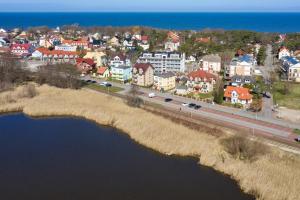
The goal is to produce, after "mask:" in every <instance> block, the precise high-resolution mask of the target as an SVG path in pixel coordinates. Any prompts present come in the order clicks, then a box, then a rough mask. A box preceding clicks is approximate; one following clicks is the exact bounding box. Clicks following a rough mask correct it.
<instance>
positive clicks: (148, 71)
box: [132, 63, 154, 87]
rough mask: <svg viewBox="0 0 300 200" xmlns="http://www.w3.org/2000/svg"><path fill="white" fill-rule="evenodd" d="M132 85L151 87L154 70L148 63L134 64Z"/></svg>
mask: <svg viewBox="0 0 300 200" xmlns="http://www.w3.org/2000/svg"><path fill="white" fill-rule="evenodd" d="M132 72H133V75H132V77H133V78H132V83H133V84H135V85H138V86H144V87H148V86H152V85H153V83H154V68H153V66H152V65H151V64H150V63H136V64H135V65H134V66H133V70H132Z"/></svg>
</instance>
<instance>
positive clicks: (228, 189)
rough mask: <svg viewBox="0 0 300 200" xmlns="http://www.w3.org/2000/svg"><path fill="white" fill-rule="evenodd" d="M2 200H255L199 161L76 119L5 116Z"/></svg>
mask: <svg viewBox="0 0 300 200" xmlns="http://www.w3.org/2000/svg"><path fill="white" fill-rule="evenodd" d="M0 199H3V200H16V199H20V200H27V199H28V200H48V199H49V200H53V199H55V200H60V199H61V200H88V199H109V200H154V199H155V200H169V199H170V200H171V199H172V200H179V199H180V200H194V199H195V200H196V199H197V200H199V199H203V200H219V199H225V200H227V199H228V200H250V199H251V200H252V199H254V198H253V197H251V196H250V195H246V194H244V193H243V192H242V191H241V190H240V189H239V187H238V185H237V184H236V183H235V182H234V181H233V180H231V179H230V178H229V177H227V176H225V175H222V174H220V173H218V172H216V171H214V170H213V169H211V168H208V167H204V166H199V165H198V164H197V160H196V159H192V158H180V157H175V156H165V155H162V154H159V153H157V152H154V151H152V150H149V149H147V148H145V147H143V146H141V145H139V144H137V143H135V142H134V141H133V140H131V139H130V138H129V137H128V136H127V135H126V134H123V133H121V132H119V131H117V130H115V129H113V128H108V127H101V126H97V125H96V124H94V123H93V122H89V121H86V120H82V119H73V118H45V119H31V118H28V117H26V116H24V115H22V114H13V115H3V116H0Z"/></svg>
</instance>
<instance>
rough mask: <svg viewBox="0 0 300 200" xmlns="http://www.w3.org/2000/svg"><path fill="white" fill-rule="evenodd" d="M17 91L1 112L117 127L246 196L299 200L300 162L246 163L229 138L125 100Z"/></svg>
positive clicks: (284, 158) (279, 156) (263, 159)
mask: <svg viewBox="0 0 300 200" xmlns="http://www.w3.org/2000/svg"><path fill="white" fill-rule="evenodd" d="M19 90H21V89H20V88H18V89H16V90H15V91H9V92H5V93H0V99H5V96H6V95H10V96H11V97H13V99H14V101H2V102H1V104H0V112H10V111H23V112H24V113H25V114H27V115H30V116H33V117H42V116H75V117H83V118H86V119H88V120H93V121H95V122H97V123H99V124H102V125H109V126H113V127H115V128H117V129H119V130H122V131H123V132H125V133H127V134H128V135H129V136H130V137H131V138H132V139H133V140H135V141H136V142H138V143H140V144H142V145H144V146H146V147H148V148H151V149H153V150H156V151H159V152H161V153H164V154H167V155H170V154H176V155H180V156H195V157H198V158H199V163H201V164H202V165H206V166H209V167H213V168H214V169H216V170H218V171H220V172H223V173H225V174H228V175H230V176H231V177H232V178H233V179H235V180H236V181H237V182H238V183H239V185H240V187H241V188H242V189H243V190H244V191H245V192H247V193H251V194H254V195H255V196H256V197H257V199H264V200H283V199H284V200H298V199H299V191H300V184H299V180H300V157H299V156H297V155H293V154H290V153H287V152H284V151H281V150H279V149H270V150H269V151H268V153H267V154H264V155H261V156H259V157H258V158H257V159H256V160H255V161H252V162H250V161H242V160H239V159H235V158H233V157H232V156H231V155H229V154H228V153H227V152H226V151H225V150H224V148H223V146H222V145H221V143H220V141H221V140H222V139H224V137H226V136H223V137H214V136H212V135H209V134H206V133H205V131H201V132H200V131H197V130H192V129H189V128H188V127H186V126H184V125H180V124H178V123H174V122H172V121H171V120H170V119H166V118H164V117H162V116H158V115H155V114H153V113H150V112H147V111H145V110H143V109H138V108H132V107H129V106H128V105H126V104H125V103H124V102H123V100H121V99H118V98H115V97H112V96H109V95H105V94H100V93H96V92H92V91H87V90H70V89H58V88H54V87H49V86H41V87H38V88H37V91H38V96H35V97H34V98H26V97H25V98H24V97H18V95H17V93H18V91H19Z"/></svg>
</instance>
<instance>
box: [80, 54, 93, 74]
mask: <svg viewBox="0 0 300 200" xmlns="http://www.w3.org/2000/svg"><path fill="white" fill-rule="evenodd" d="M76 66H77V69H78V70H79V71H80V72H81V73H82V74H88V73H90V72H91V71H92V70H93V69H94V68H95V66H96V63H94V60H93V59H90V58H77V59H76Z"/></svg>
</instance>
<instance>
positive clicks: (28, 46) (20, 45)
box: [11, 44, 31, 50]
mask: <svg viewBox="0 0 300 200" xmlns="http://www.w3.org/2000/svg"><path fill="white" fill-rule="evenodd" d="M18 47H20V48H24V49H27V50H28V49H29V48H30V47H31V44H13V45H12V46H11V48H12V49H15V48H18Z"/></svg>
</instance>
